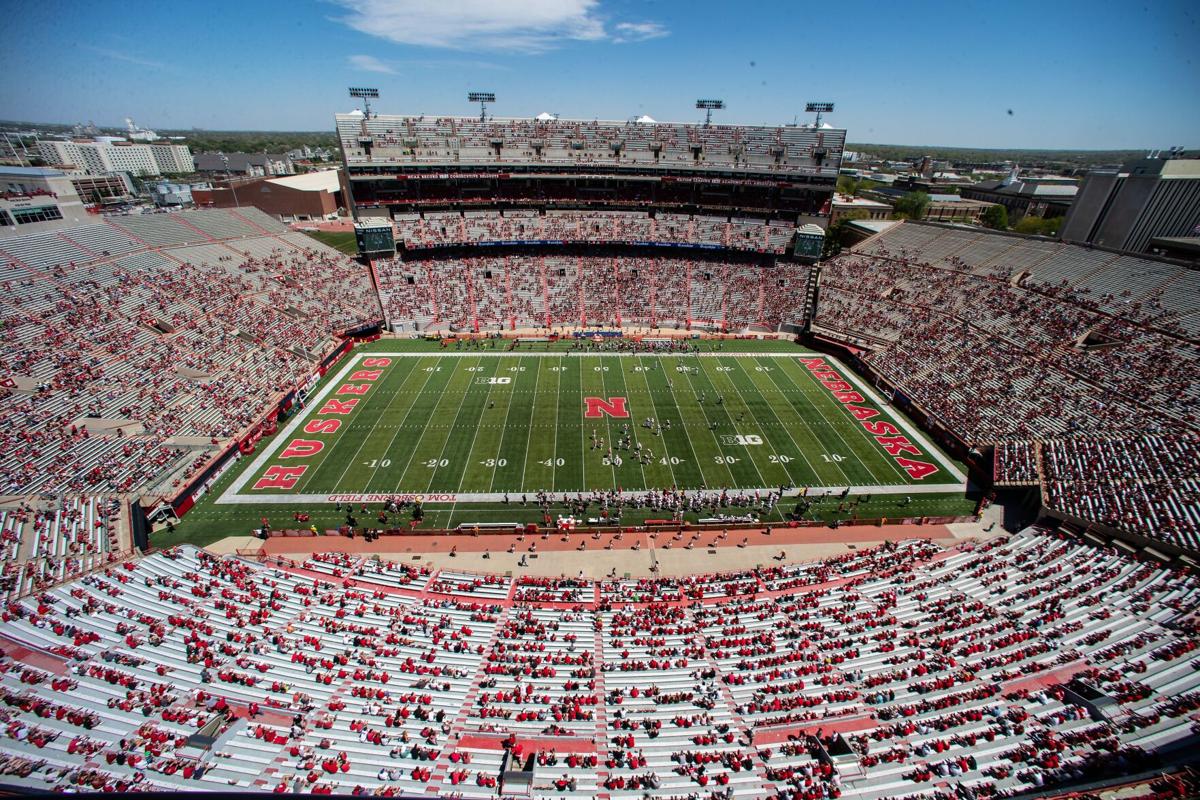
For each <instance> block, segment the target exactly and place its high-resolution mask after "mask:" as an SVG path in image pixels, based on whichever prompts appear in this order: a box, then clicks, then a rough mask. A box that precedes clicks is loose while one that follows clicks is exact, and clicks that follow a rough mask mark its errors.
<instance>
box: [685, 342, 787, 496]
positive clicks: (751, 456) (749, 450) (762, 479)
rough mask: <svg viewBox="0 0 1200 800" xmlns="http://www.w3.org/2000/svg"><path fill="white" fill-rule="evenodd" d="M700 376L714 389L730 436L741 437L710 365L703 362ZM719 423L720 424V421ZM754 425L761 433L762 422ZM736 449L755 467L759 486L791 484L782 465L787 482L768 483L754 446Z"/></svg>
mask: <svg viewBox="0 0 1200 800" xmlns="http://www.w3.org/2000/svg"><path fill="white" fill-rule="evenodd" d="M718 366H719V364H718ZM700 374H701V375H703V376H704V380H705V381H706V382H707V383H708V387H709V388H710V389H712V390H713V392H714V393H715V394H716V397H714V398H713V403H714V404H716V407H717V409H718V410H717V414H719V415H720V416H722V417H724V418H725V422H726V424H727V425H728V426H729V429H730V430H731V431H732V433H731V434H730V435H731V436H738V435H739V432H738V429H737V423H735V422H734V421H733V415H732V414H730V413H729V409H728V408H726V406H725V395H724V394H721V393H720V392H719V391H718V390H717V384H716V383H715V382H714V381H713V378H712V375H711V374H710V373H709V371H708V365H707V364H706V363H703V362H702V363H701V365H700ZM717 398H720V400H721V402H720V403H717ZM747 410H748V409H747ZM751 417H753V414H751ZM718 423H719V420H718ZM753 425H754V426H755V427H756V428H758V429H759V430H760V431H761V430H762V425H761V423H760V422H759V421H758V420H757V419H754V420H753ZM713 435H714V436H715V435H716V434H715V433H714V434H713ZM735 447H740V448H741V449H740V450H738V453H739V454H740V455H741V457H742V459H744V460H746V461H749V462H750V464H751V466H753V467H754V473H755V474H756V475H758V483H759V485H761V486H768V487H769V486H775V487H778V486H781V485H782V484H784V483H789V482H790V481H791V475H790V474H789V473H788V472H787V471H786V470H783V469H782V467H783V465H781V464H780V465H777V466H779V467H780V469H781V471H782V472H783V476H784V478H785V479H786V480H782V481H768V480H767V477H766V475H764V474H763V468H762V466H760V465H759V463H758V458H757V457H756V456H755V450H754V447H753V446H746V445H735ZM735 458H736V456H735ZM767 472H768V473H770V472H772V470H771V469H770V467H769V465H768V467H767Z"/></svg>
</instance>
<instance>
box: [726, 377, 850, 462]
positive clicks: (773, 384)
mask: <svg viewBox="0 0 1200 800" xmlns="http://www.w3.org/2000/svg"><path fill="white" fill-rule="evenodd" d="M749 360H751V361H753V362H754V365H755V366H756V367H764V368H769V367H772V366H773V365H771V364H760V363H759V362H758V360H757V359H753V358H752V359H749ZM738 365H739V366H740V367H741V368H742V373H743V374H744V375H745V376H746V379H747V380H749V381H750V383H752V384H753V385H754V386H755V387H758V388H759V389H760V390H765V389H767V388H768V387H767V386H766V385H765V384H764V383H762V381H760V380H759V379H757V378H755V375H762V376H763V379H762V380H763V381H766V382H767V383H769V384H770V387H769V388H770V389H771V390H773V391H774V392H775V393H776V394H778V395H779V397H780V400H781V401H782V402H783V403H785V404H786V405H787V407H788V409H790V410H791V412H792V413H793V414H795V415H796V417H797V419H798V420H799V422H800V427H801V428H803V429H804V430H805V431H806V432H808V434H809V436H810V437H811V438H812V441H813V445H814V446H816V447H819V448H822V449H823V448H824V444H823V443H822V442H821V440H820V438H819V437H818V436H817V432H816V431H815V430H813V426H812V424H811V423H810V421H809V418H808V417H807V416H805V414H804V412H803V411H802V410H801V409H800V408H797V406H796V404H795V403H794V401H793V400H792V399H791V397H790V396H789V395H788V392H787V390H786V389H784V388H782V387H781V386H780V385H779V382H778V381H777V380H776V379H775V377H774V373H775V370H774V369H764V370H762V371H761V372H760V371H759V370H757V369H756V370H755V371H754V374H751V373H750V371H749V370H747V369H746V366H745V363H744V361H743V359H738ZM797 391H799V389H797ZM760 393H761V392H760ZM763 399H764V400H766V395H763ZM767 405H768V406H770V408H771V413H773V414H775V418H776V419H778V420H780V423H781V424H782V418H781V417H780V416H779V415H778V413H777V412H776V411H775V406H774V404H773V403H771V402H770V400H767ZM805 407H806V408H809V409H811V404H809V405H807V406H805ZM784 430H785V431H787V435H788V438H789V439H791V440H792V444H793V445H794V446H795V447H796V450H797V452H799V453H800V457H801V458H803V459H804V463H805V464H807V465H808V468H809V471H810V472H812V474H813V480H814V482H820V483H824V478H823V477H822V476H821V470H820V469H818V468H817V466H816V465H814V464H813V462H811V461H809V459H808V454H807V453H806V451H805V448H804V447H802V446H801V445H800V443H799V442H798V441H796V437H795V436H794V435H792V432H791V429H790V428H788V427H787V426H786V425H784ZM831 464H832V469H831V470H830V472H833V471H836V472H837V473H838V474H839V475H841V478H842V480H843V481H845V482H847V483H849V482H850V476H848V475H847V474H846V472H845V470H843V469H842V468H841V466H840V465H839V464H838V463H837V462H831Z"/></svg>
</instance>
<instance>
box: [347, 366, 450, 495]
mask: <svg viewBox="0 0 1200 800" xmlns="http://www.w3.org/2000/svg"><path fill="white" fill-rule="evenodd" d="M422 363H423V362H422V361H417V362H414V366H413V368H412V369H411V370H409V371H408V372H407V373H405V375H404V380H402V381H401V383H400V386H401V387H402V386H403V385H404V381H407V380H408V378H409V377H410V376H411V375H412V374H413V372H414V371H415V370H417V369H419V368H420V367H421V364H422ZM435 363H436V362H435ZM429 374H430V375H432V374H433V373H432V372H431V373H429ZM426 382H428V377H426ZM388 383H390V381H389V382H388ZM386 385H387V384H385V386H386ZM424 388H425V387H424V384H422V389H421V391H418V392H415V393H409V392H402V391H396V392H395V394H394V396H393V397H392V398H391V399H390V400H389V401H388V404H387V405H386V406H384V409H383V411H382V412H380V414H379V416H378V418H377V420H379V421H382V422H383V424H385V425H386V424H387V422H388V420H389V419H390V418H392V416H393V411H394V409H396V408H404V414H405V418H407V415H408V410H409V409H411V408H412V407H413V405H415V404H416V402H417V400H418V399H419V398H420V396H421V392H422V391H424ZM401 396H404V397H405V398H406V402H405V403H402V404H401V405H399V406H397V405H396V400H397V399H398V398H400V397H401ZM403 427H404V426H403V424H401V425H398V426H397V427H396V431H395V433H393V434H392V435H391V436H390V437H389V441H388V444H387V445H385V446H384V449H383V450H382V452H381V453H380V454H379V456H378V458H376V459H375V466H374V467H370V468H369V469H370V470H371V474H370V476H368V477H367V479H366V480H365V481H364V482H363V483H362V490H363V491H364V492H365V491H369V490H370V488H371V484H372V483H373V482H374V480H375V475H376V474H377V473H378V472H379V470H380V469H386V468H385V467H382V466H381V465H382V464H383V462H384V461H386V460H387V459H388V451H390V450H391V440H393V439H395V437H396V436H399V435H400V432H401V430H402V429H403ZM376 430H377V428H375V427H372V428H371V430H369V431H367V432H366V434H365V435H364V436H363V439H362V441H361V442H359V444H358V448H357V449H356V450H355V452H354V454H353V455H352V456H351V457H350V459H349V460H348V461H346V464H345V466H344V467H343V468H342V474H341V475H340V476H339V477H338V479H337V481H335V482H334V484H333V491H337V490H338V489H340V488H342V486H343V485H344V482H345V479H346V475H347V473H349V474H351V475H353V474H354V471H355V470H356V469H357V467H359V466H361V465H360V464H359V463H358V459H359V456H360V455H361V454H362V452H363V449H364V448H367V445H368V443H369V444H371V446H372V448H373V447H374V446H375V443H376V442H377V441H378V439H379V438H381V437H379V436H378V435H377V434H376ZM338 444H339V445H340V444H343V443H342V442H338ZM343 452H344V450H343ZM359 477H361V476H359Z"/></svg>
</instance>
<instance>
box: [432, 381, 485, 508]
mask: <svg viewBox="0 0 1200 800" xmlns="http://www.w3.org/2000/svg"><path fill="white" fill-rule="evenodd" d="M499 363H500V362H497V364H499ZM475 366H480V365H479V364H476V365H475ZM470 374H471V376H472V378H471V381H469V382H468V383H467V389H466V390H465V391H464V392H463V393H462V396H461V397H460V398H459V399H458V409H457V410H455V412H454V421H453V422H451V423H450V429H449V430H448V431H446V438H445V439H443V440H442V449H441V450H439V451H438V455H437V463H436V465H435V466H434V468H433V473H432V474H431V475H430V476H429V484H428V485H427V486H426V487H425V493H426V494H428V493H430V492H432V491H433V482H434V481H435V480H437V476H438V473H439V472H441V471H442V469H443V468H442V465H441V464H442V461H444V460H445V458H446V447H447V446H449V444H450V441H451V440H452V439H456V438H457V437H456V433H457V432H458V418H459V417H460V416H461V415H462V410H463V406H464V405H466V403H467V398H468V397H470V396H471V387H472V386H474V385H476V384H475V381H477V380H478V379H479V377H480V376H479V375H478V374H477V373H475V372H472V373H470ZM483 377H487V378H494V377H496V370H495V369H493V370H492V372H491V374H490V375H486V376H483ZM486 385H487V387H488V390H487V392H486V393H485V397H484V400H483V404H482V407H486V406H487V398H488V397H491V396H492V384H491V381H490V380H489V381H488V383H487V384H486ZM478 435H479V422H478V420H476V423H475V433H474V435H473V436H472V437H471V444H472V446H474V444H475V437H476V436H478ZM464 458H470V453H469V452H468V453H467V455H466V456H464ZM447 466H449V465H447ZM460 483H461V479H460Z"/></svg>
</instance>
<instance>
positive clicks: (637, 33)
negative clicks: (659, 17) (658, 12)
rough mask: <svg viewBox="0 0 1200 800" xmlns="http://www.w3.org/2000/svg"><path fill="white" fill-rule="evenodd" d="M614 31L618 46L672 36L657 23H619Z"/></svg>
mask: <svg viewBox="0 0 1200 800" xmlns="http://www.w3.org/2000/svg"><path fill="white" fill-rule="evenodd" d="M613 31H614V34H613V42H614V43H616V44H626V43H628V42H644V41H646V40H647V39H661V38H662V37H664V36H667V35H668V34H670V31H668V30H667V29H666V28H665V27H663V26H662V25H660V24H659V23H657V22H618V23H617V24H616V25H615V26H613Z"/></svg>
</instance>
